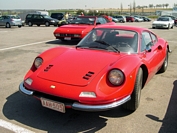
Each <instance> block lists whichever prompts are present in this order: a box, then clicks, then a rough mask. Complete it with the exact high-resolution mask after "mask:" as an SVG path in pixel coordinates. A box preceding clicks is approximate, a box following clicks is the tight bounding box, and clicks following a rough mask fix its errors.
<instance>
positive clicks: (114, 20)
mask: <svg viewBox="0 0 177 133" xmlns="http://www.w3.org/2000/svg"><path fill="white" fill-rule="evenodd" d="M109 17H110V18H112V21H113V22H115V23H118V22H119V20H118V19H117V18H114V17H112V16H109Z"/></svg>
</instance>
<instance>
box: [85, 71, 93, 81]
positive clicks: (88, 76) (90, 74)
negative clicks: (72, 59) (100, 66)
mask: <svg viewBox="0 0 177 133" xmlns="http://www.w3.org/2000/svg"><path fill="white" fill-rule="evenodd" d="M93 74H94V72H91V71H89V72H88V73H86V74H85V76H84V77H83V79H86V80H89V79H90V78H91V77H92V75H93Z"/></svg>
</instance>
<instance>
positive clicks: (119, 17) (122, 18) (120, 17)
mask: <svg viewBox="0 0 177 133" xmlns="http://www.w3.org/2000/svg"><path fill="white" fill-rule="evenodd" d="M113 17H114V18H116V19H118V21H119V22H121V23H125V22H126V17H125V16H123V15H119V16H113Z"/></svg>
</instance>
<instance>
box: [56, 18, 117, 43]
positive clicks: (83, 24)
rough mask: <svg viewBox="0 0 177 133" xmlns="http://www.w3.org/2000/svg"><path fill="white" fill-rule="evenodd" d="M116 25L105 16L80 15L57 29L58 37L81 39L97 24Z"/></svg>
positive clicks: (63, 39) (62, 38)
mask: <svg viewBox="0 0 177 133" xmlns="http://www.w3.org/2000/svg"><path fill="white" fill-rule="evenodd" d="M105 24H106V25H115V24H116V23H115V22H113V21H110V20H108V19H106V17H105V16H78V17H77V18H75V19H73V20H72V21H71V22H70V23H68V24H67V25H63V26H60V27H58V28H57V29H55V31H54V32H53V34H54V36H55V38H56V39H60V40H61V41H67V40H81V39H82V38H84V36H86V35H87V34H88V33H89V32H90V31H91V30H92V29H93V28H95V27H96V26H97V25H105Z"/></svg>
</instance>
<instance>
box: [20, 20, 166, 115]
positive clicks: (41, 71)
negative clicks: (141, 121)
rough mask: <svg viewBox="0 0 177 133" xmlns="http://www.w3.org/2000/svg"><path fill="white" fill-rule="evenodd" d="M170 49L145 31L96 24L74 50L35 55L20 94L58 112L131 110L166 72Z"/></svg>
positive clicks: (163, 42)
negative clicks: (32, 97) (162, 73)
mask: <svg viewBox="0 0 177 133" xmlns="http://www.w3.org/2000/svg"><path fill="white" fill-rule="evenodd" d="M95 19H96V18H95ZM67 26H68V25H66V27H67ZM66 27H65V28H66ZM168 48H169V45H168V42H167V41H165V40H164V39H162V38H160V37H158V36H157V35H156V34H155V33H153V32H152V31H150V30H149V29H146V28H142V27H133V26H126V25H98V26H96V27H95V28H93V29H92V30H91V31H90V32H89V33H88V34H87V35H86V36H85V37H84V38H83V39H82V40H81V41H80V42H79V43H78V45H77V46H74V47H67V46H58V47H54V48H51V49H48V50H46V51H44V52H43V53H41V54H39V55H38V56H37V57H36V58H35V59H34V62H33V64H32V66H31V68H30V70H29V71H28V72H27V74H26V75H25V77H24V80H23V81H22V82H21V83H20V85H19V91H20V92H21V93H23V94H25V95H28V96H34V97H35V98H37V99H38V100H40V101H41V105H42V106H44V107H46V108H49V109H53V110H56V111H59V112H62V113H65V112H66V108H70V109H71V108H72V109H75V110H81V111H105V110H109V109H113V108H115V107H118V106H121V105H122V106H123V107H124V108H125V109H128V110H131V111H135V110H136V109H137V108H138V106H139V104H140V99H141V90H142V89H143V88H144V86H145V85H146V84H147V83H148V81H150V80H151V79H152V77H153V76H154V75H155V74H156V73H157V72H159V73H160V72H165V71H166V69H167V66H168ZM152 82H153V81H152ZM152 93H153V92H152ZM28 101H29V100H26V102H28ZM33 107H34V106H33ZM39 113H40V112H39Z"/></svg>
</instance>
